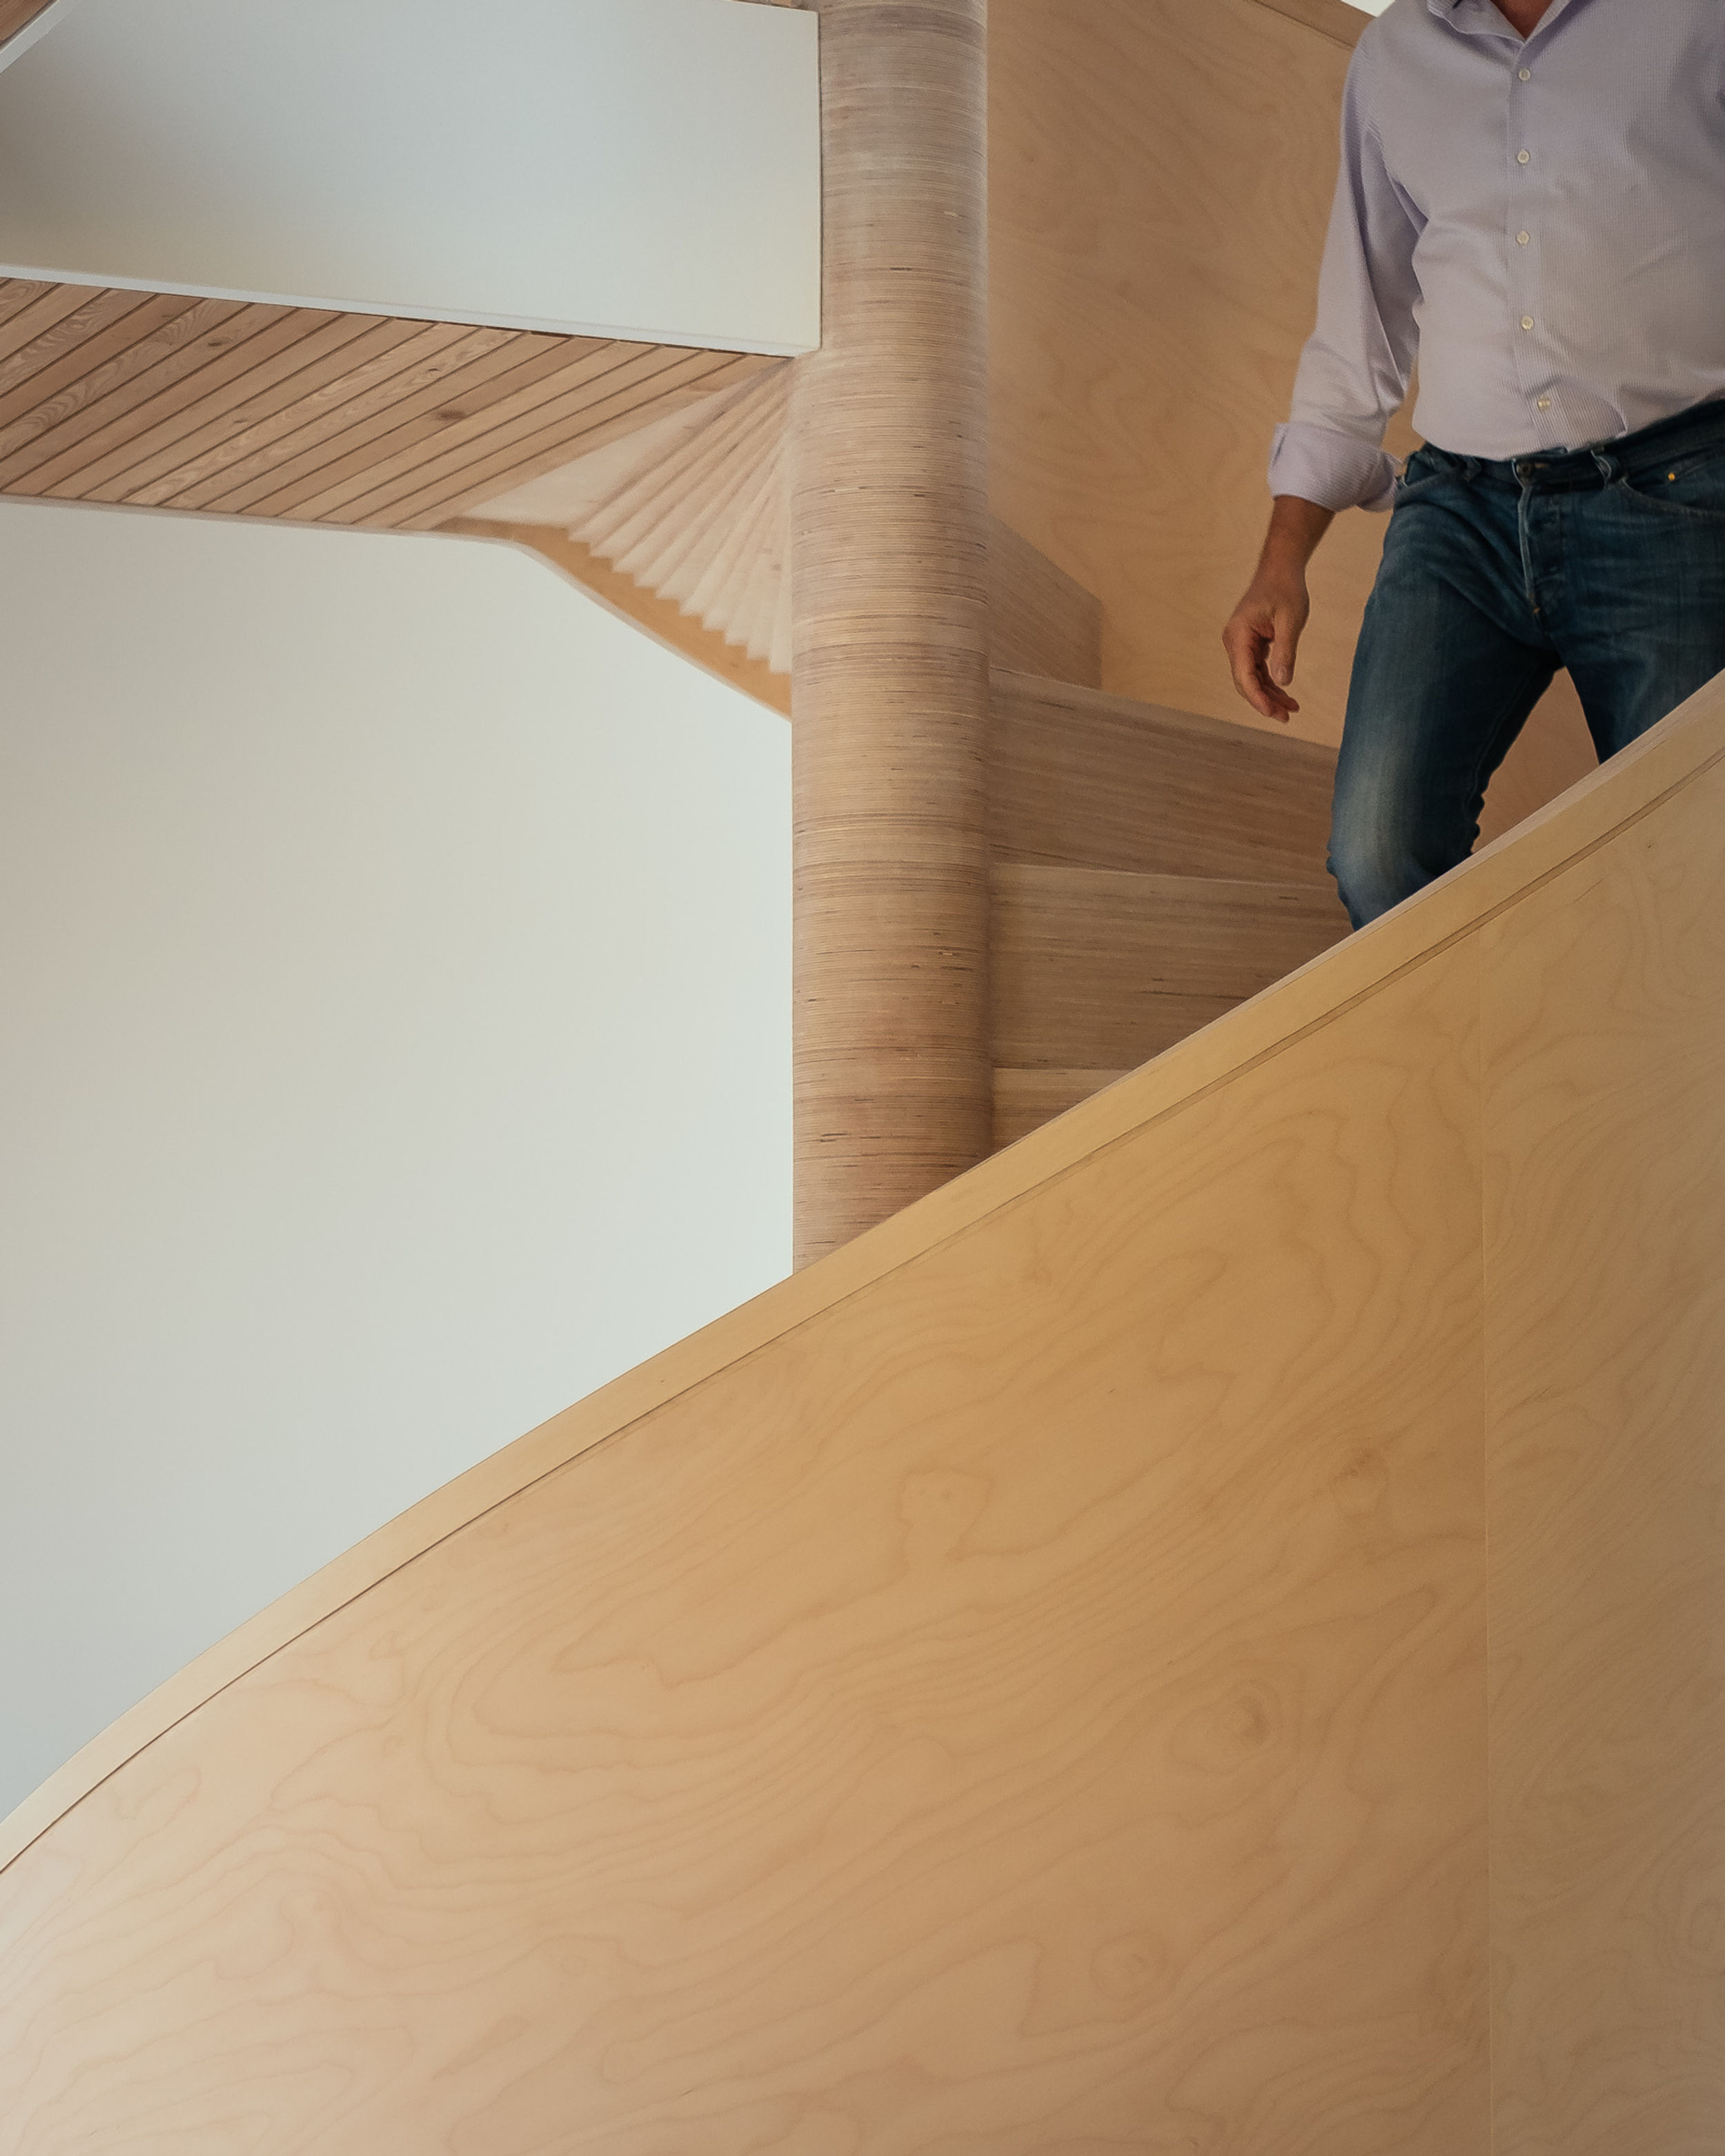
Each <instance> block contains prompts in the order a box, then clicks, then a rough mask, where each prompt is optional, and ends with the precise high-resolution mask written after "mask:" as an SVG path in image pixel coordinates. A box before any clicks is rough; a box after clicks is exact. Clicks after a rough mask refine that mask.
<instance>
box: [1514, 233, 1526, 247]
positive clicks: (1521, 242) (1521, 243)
mask: <svg viewBox="0 0 1725 2156" xmlns="http://www.w3.org/2000/svg"><path fill="white" fill-rule="evenodd" d="M1527 241H1528V235H1527V234H1526V233H1525V232H1518V233H1517V234H1516V245H1517V247H1525V246H1527Z"/></svg>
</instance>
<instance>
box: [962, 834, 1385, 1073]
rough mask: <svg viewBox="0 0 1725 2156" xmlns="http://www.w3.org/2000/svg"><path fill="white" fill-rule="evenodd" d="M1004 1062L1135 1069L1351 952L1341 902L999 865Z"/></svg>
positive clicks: (1182, 880)
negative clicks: (1313, 962) (1294, 977)
mask: <svg viewBox="0 0 1725 2156" xmlns="http://www.w3.org/2000/svg"><path fill="white" fill-rule="evenodd" d="M991 891H992V904H993V927H992V932H991V939H990V959H991V967H992V994H993V1038H994V1060H995V1063H996V1065H998V1066H1006V1067H1013V1068H1019V1069H1034V1068H1037V1067H1039V1066H1040V1067H1046V1068H1050V1069H1056V1070H1130V1069H1132V1068H1134V1067H1135V1066H1136V1065H1138V1064H1141V1063H1144V1062H1147V1061H1148V1060H1150V1058H1151V1057H1153V1056H1155V1055H1161V1054H1162V1053H1163V1050H1165V1049H1168V1048H1171V1047H1172V1046H1173V1044H1174V1043H1175V1042H1176V1041H1177V1040H1183V1039H1185V1037H1186V1035H1187V1034H1190V1033H1194V1032H1196V1031H1197V1030H1198V1029H1199V1027H1200V1026H1204V1025H1208V1024H1210V1023H1211V1021H1212V1020H1213V1019H1218V1018H1220V1017H1221V1016H1222V1015H1223V1014H1224V1013H1225V1012H1227V1011H1229V1010H1231V1009H1233V1008H1234V1006H1235V1004H1239V1003H1243V1002H1244V1001H1245V999H1246V998H1247V997H1249V996H1254V995H1256V994H1257V993H1259V992H1260V990H1261V989H1264V988H1268V987H1270V986H1271V983H1273V982H1276V981H1278V980H1280V979H1281V978H1282V977H1283V975H1285V974H1286V973H1292V972H1294V971H1295V970H1296V968H1299V967H1301V966H1302V965H1304V964H1305V963H1306V962H1307V960H1308V959H1311V958H1314V957H1317V954H1318V953H1319V952H1321V951H1325V950H1327V949H1328V948H1329V947H1330V946H1331V945H1332V944H1333V943H1336V942H1339V941H1340V940H1341V938H1342V937H1343V936H1344V935H1346V933H1347V932H1348V922H1347V919H1346V917H1345V916H1344V915H1343V912H1342V909H1341V907H1340V906H1339V904H1338V903H1337V900H1336V898H1335V896H1334V894H1333V892H1332V891H1328V892H1327V891H1322V890H1321V889H1317V888H1313V887H1309V886H1302V885H1275V884H1261V883H1260V884H1247V883H1240V882H1221V881H1217V880H1212V879H1206V878H1202V877H1196V876H1193V877H1177V876H1132V875H1115V874H1106V873H1100V874H1099V873H1096V872H1094V871H1087V870H1063V869H1045V868H1034V867H1025V866H1022V865H1011V864H1005V865H999V866H997V867H996V869H995V870H994V872H993V877H992V879H991Z"/></svg>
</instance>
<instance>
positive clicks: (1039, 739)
mask: <svg viewBox="0 0 1725 2156" xmlns="http://www.w3.org/2000/svg"><path fill="white" fill-rule="evenodd" d="M1335 776H1336V759H1335V755H1334V752H1332V750H1330V749H1327V748H1326V747H1322V745H1321V744H1319V743H1317V742H1301V741H1297V740H1292V739H1290V738H1289V737H1287V736H1286V735H1281V736H1266V735H1264V734H1260V733H1255V732H1253V731H1250V730H1249V729H1248V728H1246V727H1244V726H1229V725H1227V724H1226V723H1225V722H1220V721H1216V720H1214V719H1206V718H1204V717H1202V716H1198V715H1196V714H1194V713H1193V712H1190V711H1169V710H1167V709H1163V708H1158V707H1155V706H1146V705H1143V704H1139V703H1135V702H1133V701H1132V700H1131V699H1130V698H1128V697H1123V696H1101V695H1098V694H1096V693H1094V692H1090V691H1086V690H1081V689H1076V688H1073V687H1071V686H1070V685H1065V684H1062V683H1060V682H1055V681H1045V680H1032V679H1029V678H1027V677H1025V676H1023V675H1014V674H1010V673H1003V672H1000V671H999V670H997V671H996V672H995V674H994V675H993V730H992V733H991V736H990V742H989V770H988V783H989V789H990V800H989V813H990V843H991V847H992V850H993V856H994V858H995V860H999V861H1023V862H1037V863H1040V864H1043V865H1048V866H1060V867H1066V868H1091V869H1122V870H1132V871H1133V872H1135V873H1137V874H1141V875H1192V876H1205V875H1214V876H1224V877H1236V878H1241V879H1244V880H1248V881H1257V882H1266V881H1267V882H1275V883H1311V884H1318V885H1325V886H1327V887H1329V875H1328V871H1327V868H1326V866H1325V858H1326V855H1327V850H1328V845H1329V831H1330V795H1331V792H1332V788H1333V786H1334V784H1335Z"/></svg>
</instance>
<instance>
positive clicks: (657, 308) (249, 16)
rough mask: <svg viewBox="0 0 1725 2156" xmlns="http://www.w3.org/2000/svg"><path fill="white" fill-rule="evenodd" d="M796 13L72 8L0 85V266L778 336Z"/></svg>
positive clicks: (794, 327)
mask: <svg viewBox="0 0 1725 2156" xmlns="http://www.w3.org/2000/svg"><path fill="white" fill-rule="evenodd" d="M818 35H819V22H818V18H816V17H815V16H814V15H812V14H809V13H804V12H803V11H802V10H801V9H798V8H762V7H743V6H739V5H737V0H483V4H482V5H475V0H294V4H293V5H292V6H291V7H282V6H280V5H278V4H276V0H77V4H75V5H74V6H73V7H71V8H68V9H66V10H65V12H64V14H62V15H61V16H60V17H59V18H58V19H57V20H56V21H55V23H54V26H53V28H51V29H50V30H49V33H48V34H47V35H46V36H44V37H43V38H40V39H39V41H38V42H37V43H35V44H33V45H32V46H30V48H29V49H28V50H26V51H24V52H23V54H21V55H20V56H19V57H18V58H17V59H14V60H13V63H12V64H11V65H10V66H9V67H8V68H7V69H5V70H4V71H3V72H0V264H5V265H7V274H10V275H19V274H23V275H47V276H51V277H57V278H59V279H62V280H67V281H69V282H72V283H74V284H110V285H111V284H119V285H142V286H144V287H146V288H147V289H149V290H157V291H196V292H208V293H214V294H217V295H222V296H226V297H237V298H242V299H262V300H271V299H274V300H300V301H304V302H309V303H311V304H314V305H335V306H343V307H351V308H359V309H362V310H367V311H375V312H378V313H385V314H398V315H408V316H433V317H435V318H436V319H439V320H440V321H477V322H490V323H495V324H499V325H501V326H503V327H506V328H512V327H519V328H525V329H560V330H581V331H592V332H594V333H596V334H599V335H603V336H623V337H632V338H639V339H643V340H646V341H662V342H665V343H670V344H688V345H716V346H723V347H726V348H733V349H738V350H743V351H749V352H806V351H809V350H810V349H811V348H812V347H813V346H814V345H816V344H818V343H819V340H820V87H819V64H818V45H817V39H818Z"/></svg>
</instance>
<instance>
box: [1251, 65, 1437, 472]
mask: <svg viewBox="0 0 1725 2156" xmlns="http://www.w3.org/2000/svg"><path fill="white" fill-rule="evenodd" d="M1371 47H1372V39H1371V38H1370V37H1369V36H1368V37H1367V38H1364V39H1363V40H1362V41H1361V44H1360V46H1359V48H1358V50H1357V51H1356V53H1355V54H1354V56H1353V65H1352V66H1351V67H1350V69H1348V89H1347V93H1346V95H1345V96H1344V98H1343V108H1342V171H1341V175H1340V177H1339V178H1338V179H1337V182H1336V200H1335V206H1334V208H1333V209H1332V212H1331V213H1330V230H1329V238H1328V239H1327V242H1326V243H1325V246H1324V259H1323V269H1322V273H1321V274H1320V275H1319V278H1318V288H1317V329H1316V330H1315V331H1313V333H1312V338H1311V340H1310V341H1309V342H1308V343H1307V346H1306V349H1305V351H1304V352H1303V353H1302V354H1301V360H1300V371H1299V373H1298V375H1297V376H1296V378H1295V382H1294V403H1293V409H1292V411H1291V413H1290V415H1289V418H1288V420H1287V423H1286V425H1284V426H1281V427H1278V428H1277V429H1276V441H1275V445H1274V447H1273V448H1272V449H1271V455H1270V491H1271V493H1272V494H1276V495H1281V494H1292V495H1299V496H1300V497H1301V500H1306V501H1315V502H1317V504H1318V505H1319V506H1320V507H1322V508H1324V509H1338V510H1339V509H1352V508H1354V507H1356V506H1358V507H1360V508H1363V509H1388V508H1389V506H1390V502H1391V499H1392V496H1393V493H1394V486H1395V479H1396V473H1397V470H1398V469H1399V467H1398V466H1397V464H1396V462H1395V459H1394V458H1393V457H1390V456H1389V455H1387V454H1385V452H1384V429H1385V428H1386V427H1387V426H1388V425H1389V421H1390V418H1391V415H1392V414H1393V413H1395V412H1396V411H1397V410H1398V409H1399V408H1400V405H1401V402H1402V399H1403V398H1404V397H1405V396H1406V395H1407V393H1408V382H1409V377H1411V375H1412V372H1413V368H1414V355H1415V353H1416V352H1417V351H1418V348H1419V331H1418V326H1417V323H1416V321H1415V316H1414V308H1415V306H1416V305H1417V303H1418V301H1419V298H1420V285H1419V280H1418V279H1417V277H1416V276H1415V275H1414V246H1415V244H1416V243H1417V241H1418V239H1419V237H1420V220H1419V218H1418V216H1417V213H1415V211H1414V208H1412V206H1411V205H1410V204H1409V203H1408V201H1407V200H1406V198H1404V195H1403V194H1402V192H1401V190H1400V189H1399V187H1397V186H1396V184H1395V182H1394V180H1393V179H1392V178H1391V177H1390V176H1389V172H1388V170H1387V169H1386V167H1385V165H1384V151H1383V146H1382V145H1381V144H1380V142H1379V141H1378V136H1377V133H1376V131H1375V129H1374V128H1373V126H1372V124H1371V121H1370V115H1369V111H1368V105H1369V102H1370V100H1369V80H1370V69H1371V64H1372V62H1371Z"/></svg>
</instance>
